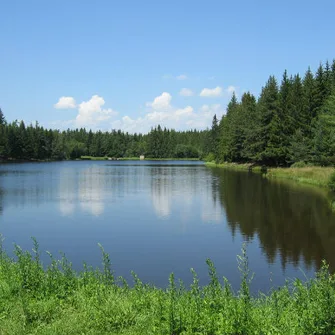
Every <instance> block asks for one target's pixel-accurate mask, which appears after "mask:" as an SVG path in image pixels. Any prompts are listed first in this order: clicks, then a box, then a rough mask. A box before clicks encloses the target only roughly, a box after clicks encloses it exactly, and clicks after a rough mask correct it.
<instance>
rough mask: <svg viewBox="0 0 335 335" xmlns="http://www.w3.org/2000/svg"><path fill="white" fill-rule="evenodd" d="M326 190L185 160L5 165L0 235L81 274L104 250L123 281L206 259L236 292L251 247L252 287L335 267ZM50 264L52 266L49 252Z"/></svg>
mask: <svg viewBox="0 0 335 335" xmlns="http://www.w3.org/2000/svg"><path fill="white" fill-rule="evenodd" d="M324 193H325V192H323V191H319V190H314V189H310V188H305V187H301V186H297V185H295V184H290V183H282V182H277V181H269V180H267V179H264V178H262V177H261V176H260V175H256V174H249V173H246V172H235V171H226V170H223V169H216V168H208V167H206V166H204V165H203V163H201V162H183V161H164V162H158V161H152V162H150V161H132V162H122V161H113V162H107V161H95V162H93V161H78V162H55V163H24V164H3V165H0V231H1V233H2V234H3V235H4V237H5V247H6V249H7V250H9V251H11V250H13V243H17V244H19V245H20V246H21V247H23V248H24V249H29V250H31V248H32V244H31V240H30V237H31V236H35V237H36V238H37V239H38V241H39V243H40V247H41V250H43V251H45V250H48V251H50V252H52V253H53V254H55V255H58V253H59V251H63V252H64V253H65V254H66V256H67V257H68V258H69V259H70V260H71V261H72V263H73V266H74V268H75V269H77V270H80V269H81V268H82V263H83V261H86V262H87V263H89V264H91V265H93V266H100V265H101V256H100V251H99V248H98V246H97V244H98V243H101V244H102V245H103V246H104V248H105V250H106V251H107V252H108V253H109V254H110V256H111V260H112V263H113V268H114V270H115V273H116V275H122V276H124V277H125V278H126V279H128V280H130V281H131V275H130V271H131V270H133V271H135V272H136V273H137V274H138V275H139V277H140V278H141V279H142V280H143V281H144V282H150V283H153V284H155V285H157V286H160V287H165V286H167V284H168V276H169V274H170V273H171V272H174V273H175V275H176V277H177V278H181V279H182V280H184V281H185V283H186V284H189V283H190V282H191V280H192V278H191V274H190V268H191V267H193V268H194V269H195V270H196V271H197V273H198V275H199V277H200V280H201V282H202V283H206V281H207V268H206V264H205V260H206V258H211V259H212V260H213V261H214V263H215V265H216V267H217V270H218V273H219V275H220V276H225V277H227V278H228V279H229V280H230V281H231V283H232V284H233V287H234V288H235V289H238V285H239V282H240V274H239V273H238V270H237V263H236V255H237V254H239V253H240V249H241V246H242V244H243V242H246V243H247V250H248V256H249V261H250V267H251V269H252V271H253V272H254V273H255V278H254V281H253V284H252V290H253V291H257V290H262V291H267V290H268V289H269V288H270V287H271V286H272V285H280V284H283V283H284V281H285V278H293V277H300V278H304V276H305V275H306V276H312V275H313V274H314V272H315V270H316V269H318V268H319V266H320V264H321V260H322V259H324V258H325V259H327V261H328V262H330V266H331V268H332V269H334V266H335V256H334V255H335V214H334V213H333V212H332V211H331V210H330V206H329V198H327V196H326V195H325V194H324ZM43 255H44V256H43V260H44V261H45V262H47V255H46V253H44V254H43Z"/></svg>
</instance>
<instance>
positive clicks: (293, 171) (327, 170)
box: [266, 166, 334, 187]
mask: <svg viewBox="0 0 335 335" xmlns="http://www.w3.org/2000/svg"><path fill="white" fill-rule="evenodd" d="M333 172H334V168H331V167H320V166H306V167H301V168H271V169H268V172H267V174H266V176H267V177H268V178H285V179H290V180H294V181H297V182H299V183H304V184H310V185H315V186H321V187H328V186H329V181H330V177H331V175H332V173H333Z"/></svg>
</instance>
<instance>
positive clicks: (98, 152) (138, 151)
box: [0, 110, 209, 160]
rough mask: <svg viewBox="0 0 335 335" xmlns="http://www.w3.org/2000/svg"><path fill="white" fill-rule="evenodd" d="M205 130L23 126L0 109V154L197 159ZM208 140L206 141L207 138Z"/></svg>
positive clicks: (12, 156) (46, 157)
mask: <svg viewBox="0 0 335 335" xmlns="http://www.w3.org/2000/svg"><path fill="white" fill-rule="evenodd" d="M206 138H209V131H197V130H190V131H182V132H177V131H174V130H168V129H166V128H164V129H162V128H161V126H159V125H158V126H157V127H155V128H153V129H152V130H151V131H150V132H149V133H148V134H145V135H142V134H136V133H135V134H129V133H125V132H122V131H121V130H112V131H110V132H101V131H97V132H92V131H91V130H90V131H87V130H86V129H84V128H81V129H75V130H70V129H68V130H66V131H62V132H61V131H59V130H52V129H44V128H43V127H41V126H39V124H38V123H36V124H35V125H29V126H26V125H25V124H24V122H23V121H21V122H17V121H14V122H12V123H7V122H6V120H5V118H4V115H3V113H2V112H1V110H0V157H2V158H3V159H8V158H10V159H28V160H30V159H33V160H49V159H55V160H62V159H76V158H80V157H81V156H85V155H89V156H93V157H104V156H108V157H119V158H122V157H139V156H140V155H145V156H146V157H149V158H169V157H175V158H201V157H202V156H203V153H204V152H205V151H206V152H207V151H208V150H209V149H207V148H205V147H204V146H205V144H206V140H205V139H206ZM207 142H208V141H207Z"/></svg>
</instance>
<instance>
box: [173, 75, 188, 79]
mask: <svg viewBox="0 0 335 335" xmlns="http://www.w3.org/2000/svg"><path fill="white" fill-rule="evenodd" d="M176 79H177V80H186V79H187V75H186V74H180V75H179V76H177V77H176Z"/></svg>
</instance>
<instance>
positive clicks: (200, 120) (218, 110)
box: [111, 92, 225, 133]
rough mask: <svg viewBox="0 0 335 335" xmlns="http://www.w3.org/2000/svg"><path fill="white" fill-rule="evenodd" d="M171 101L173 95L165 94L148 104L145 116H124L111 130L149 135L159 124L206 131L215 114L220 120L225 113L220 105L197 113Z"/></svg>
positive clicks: (113, 123)
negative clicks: (177, 105)
mask: <svg viewBox="0 0 335 335" xmlns="http://www.w3.org/2000/svg"><path fill="white" fill-rule="evenodd" d="M171 100H172V97H171V95H170V94H169V93H167V92H164V93H163V94H161V95H160V96H158V97H156V98H155V99H154V101H153V102H150V103H147V106H148V107H150V109H149V110H148V111H147V113H146V114H145V115H144V116H141V117H138V118H132V117H130V116H124V117H122V118H121V119H119V120H116V121H113V122H112V123H111V124H112V127H111V128H113V129H122V130H124V131H127V132H129V133H134V132H137V133H147V132H148V131H150V129H151V128H152V127H155V126H157V125H158V124H160V125H161V126H162V127H166V128H170V129H171V128H173V129H176V130H186V129H190V128H192V129H193V128H197V129H206V128H207V127H210V126H211V123H212V120H213V116H214V114H216V115H217V116H218V118H220V117H221V116H222V115H223V114H224V113H225V111H224V109H223V108H222V107H221V105H220V104H213V105H203V106H202V107H201V108H199V110H197V111H195V110H194V108H193V107H192V106H186V107H184V108H177V107H175V106H173V105H172V104H171Z"/></svg>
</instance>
